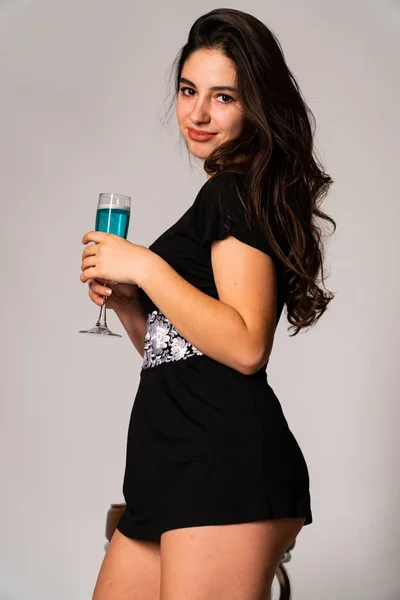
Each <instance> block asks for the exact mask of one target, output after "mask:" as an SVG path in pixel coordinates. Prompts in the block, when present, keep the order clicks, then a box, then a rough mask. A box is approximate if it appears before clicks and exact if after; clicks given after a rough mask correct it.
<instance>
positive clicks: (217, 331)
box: [140, 253, 257, 374]
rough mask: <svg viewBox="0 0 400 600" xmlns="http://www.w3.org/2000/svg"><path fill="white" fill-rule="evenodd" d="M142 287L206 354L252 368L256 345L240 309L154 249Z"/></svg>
mask: <svg viewBox="0 0 400 600" xmlns="http://www.w3.org/2000/svg"><path fill="white" fill-rule="evenodd" d="M140 287H141V288H142V289H143V290H144V291H145V292H146V294H147V295H148V296H149V297H150V298H151V300H152V301H153V302H154V304H155V305H156V306H157V307H158V308H159V310H160V311H161V312H162V313H163V314H164V315H165V316H166V317H167V319H169V320H170V321H171V323H172V324H173V325H174V326H175V328H176V329H177V330H178V331H179V333H180V334H181V335H182V336H183V337H184V338H185V339H186V340H187V341H188V342H190V343H191V344H193V346H195V347H196V348H197V349H198V350H200V351H201V352H203V354H206V355H207V356H209V357H211V358H213V359H214V360H216V361H218V362H221V363H223V364H225V365H227V366H229V367H231V368H233V369H236V370H237V371H240V372H242V373H244V374H251V373H252V372H253V370H254V365H256V364H257V349H256V348H255V347H254V341H253V338H252V337H251V335H250V334H249V331H248V329H247V326H246V323H245V322H244V320H243V318H242V317H241V315H240V314H239V313H238V311H236V310H235V309H234V308H232V307H231V306H229V305H227V304H224V303H223V302H221V301H220V300H216V299H215V298H212V297H211V296H208V295H207V294H205V293H204V292H202V291H200V290H199V289H197V288H196V287H195V286H193V285H192V284H190V283H189V282H188V281H186V279H184V278H183V277H181V276H180V275H179V273H177V272H176V271H175V270H174V269H173V268H172V267H171V266H170V265H169V264H168V263H167V262H166V261H165V260H164V259H162V258H161V257H160V256H158V255H157V254H155V253H153V256H152V257H151V260H149V267H148V269H147V270H146V273H145V275H144V276H143V277H142V279H141V282H140Z"/></svg>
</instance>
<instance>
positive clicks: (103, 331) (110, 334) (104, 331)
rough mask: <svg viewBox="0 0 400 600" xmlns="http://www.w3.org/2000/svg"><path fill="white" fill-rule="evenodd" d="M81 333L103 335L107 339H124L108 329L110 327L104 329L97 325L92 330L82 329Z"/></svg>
mask: <svg viewBox="0 0 400 600" xmlns="http://www.w3.org/2000/svg"><path fill="white" fill-rule="evenodd" d="M79 333H87V334H88V335H101V336H104V337H105V336H107V337H119V338H120V337H122V335H120V334H119V333H113V332H112V331H110V330H109V329H108V327H104V326H102V325H95V326H94V327H92V329H86V330H85V329H82V330H81V331H80V332H79Z"/></svg>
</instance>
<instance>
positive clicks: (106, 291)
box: [105, 288, 112, 296]
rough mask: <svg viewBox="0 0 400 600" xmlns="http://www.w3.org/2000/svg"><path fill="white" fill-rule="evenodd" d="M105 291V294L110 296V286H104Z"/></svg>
mask: <svg viewBox="0 0 400 600" xmlns="http://www.w3.org/2000/svg"><path fill="white" fill-rule="evenodd" d="M105 293H106V294H107V296H111V294H112V290H110V288H106V289H105Z"/></svg>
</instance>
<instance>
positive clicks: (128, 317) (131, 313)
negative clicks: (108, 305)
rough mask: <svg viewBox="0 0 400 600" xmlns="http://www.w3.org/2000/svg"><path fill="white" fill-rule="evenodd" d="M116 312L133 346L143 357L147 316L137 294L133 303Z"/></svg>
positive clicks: (119, 308)
mask: <svg viewBox="0 0 400 600" xmlns="http://www.w3.org/2000/svg"><path fill="white" fill-rule="evenodd" d="M114 312H115V313H116V315H117V317H118V318H119V320H120V321H121V323H122V325H123V327H124V329H125V331H126V333H127V334H128V335H129V337H130V339H131V342H132V344H133V345H134V346H135V348H136V350H137V351H138V352H139V354H140V356H142V357H143V356H144V336H145V334H146V322H147V315H146V314H145V312H144V310H143V307H142V305H141V304H140V301H139V298H138V296H137V294H135V296H134V297H133V299H132V301H131V302H130V303H129V304H128V305H126V306H125V307H118V308H114Z"/></svg>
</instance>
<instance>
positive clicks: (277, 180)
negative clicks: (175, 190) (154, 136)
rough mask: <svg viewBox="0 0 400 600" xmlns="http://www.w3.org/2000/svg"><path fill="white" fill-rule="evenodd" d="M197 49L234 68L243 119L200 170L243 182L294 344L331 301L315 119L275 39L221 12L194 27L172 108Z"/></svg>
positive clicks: (259, 26) (178, 64) (257, 24)
mask: <svg viewBox="0 0 400 600" xmlns="http://www.w3.org/2000/svg"><path fill="white" fill-rule="evenodd" d="M200 49H214V50H219V51H220V52H222V53H223V54H224V55H225V56H226V57H227V58H229V59H230V60H231V61H233V63H234V64H235V67H236V72H237V78H236V84H237V87H238V91H239V99H240V102H241V105H242V107H243V113H244V117H245V119H244V127H243V130H242V132H241V134H240V135H239V136H238V137H237V138H235V139H234V140H229V141H227V142H225V143H223V144H221V145H220V146H218V147H217V148H216V149H215V150H214V151H213V152H212V153H211V155H210V156H209V157H208V158H207V159H205V161H204V170H205V171H206V172H207V173H208V174H212V175H214V174H216V173H219V172H220V171H233V172H238V173H246V174H247V176H248V181H249V183H248V188H247V189H248V197H249V198H250V200H248V199H247V200H246V203H247V207H246V212H247V213H254V214H255V215H256V219H257V221H258V223H259V225H260V227H261V229H262V231H263V232H264V235H265V238H266V239H267V240H268V242H269V244H270V246H271V248H272V250H273V251H274V252H275V254H276V256H277V258H278V260H279V262H280V263H282V269H283V275H282V281H283V285H284V288H285V289H284V297H285V303H286V309H287V319H288V321H289V323H291V327H289V330H294V332H293V333H292V336H294V335H296V334H297V333H298V332H299V331H300V330H301V329H304V328H306V327H309V326H311V325H313V324H315V323H316V321H317V320H318V319H319V318H320V317H321V316H322V314H323V313H324V312H325V310H326V309H327V306H328V304H329V302H330V301H331V300H332V299H333V297H334V294H333V293H332V292H330V291H328V290H326V288H325V286H324V265H323V260H324V247H323V243H322V237H323V231H322V228H321V227H320V226H319V225H318V224H317V223H316V220H317V219H322V220H325V221H329V222H330V223H331V225H332V226H333V232H334V231H335V230H336V223H335V221H334V220H333V219H332V218H331V217H329V216H328V215H326V214H325V213H323V212H322V210H321V208H320V205H321V202H322V200H323V198H324V197H325V196H326V194H327V192H328V189H329V187H330V185H331V184H332V183H333V180H332V179H331V177H330V176H329V175H328V174H327V173H325V172H324V170H323V167H322V165H321V162H320V160H319V159H318V157H317V154H316V151H315V148H314V133H315V117H314V115H313V113H312V111H311V110H310V108H309V107H308V106H307V104H306V102H305V101H304V99H303V97H302V93H301V91H300V88H299V85H298V84H297V82H296V80H295V78H294V76H293V74H292V73H291V71H290V70H289V68H288V66H287V64H286V62H285V58H284V54H283V50H282V48H281V46H280V44H279V42H278V40H277V38H276V37H275V35H274V34H273V33H272V32H271V31H270V30H269V29H268V28H267V27H266V26H265V25H264V24H263V23H262V22H261V21H259V20H258V19H257V18H255V17H254V16H252V15H250V14H248V13H245V12H242V11H240V10H235V9H227V8H219V9H215V10H212V11H210V12H208V13H207V14H205V15H203V16H201V17H199V18H198V19H197V20H196V21H195V22H194V24H193V25H192V27H191V29H190V32H189V36H188V41H187V43H186V44H185V45H184V46H183V47H182V49H181V50H180V52H179V54H178V56H177V57H176V59H175V61H174V63H173V67H172V69H173V70H172V74H173V77H174V98H173V102H174V101H175V100H176V97H177V95H178V94H179V89H180V77H181V73H182V69H183V66H184V64H185V61H186V60H187V59H188V58H189V57H190V56H191V55H192V54H193V53H194V52H196V51H197V50H200ZM267 214H269V215H273V217H272V218H271V217H270V218H269V219H268V218H267ZM271 221H272V222H271ZM319 274H320V277H318V275H319ZM319 284H322V286H323V288H324V289H323V288H322V287H320V285H319Z"/></svg>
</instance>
